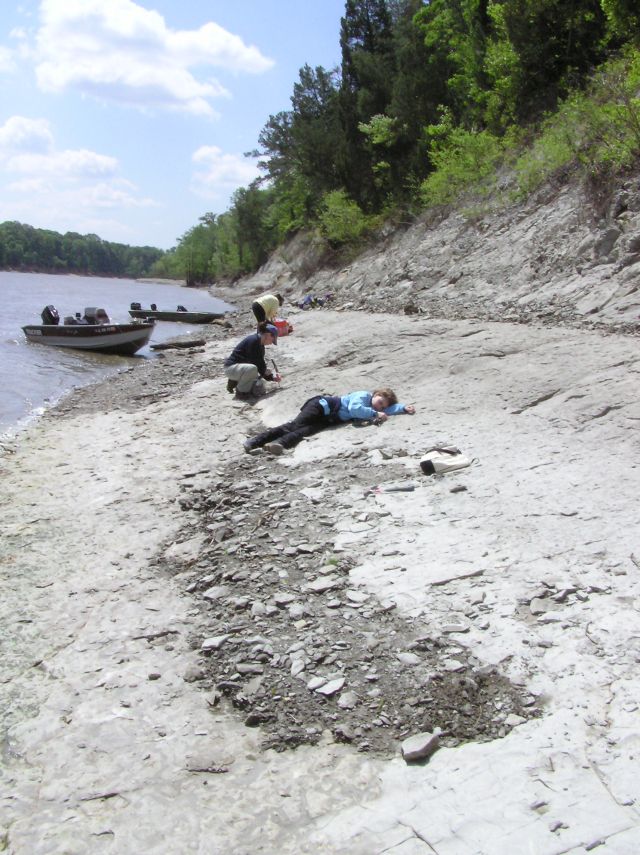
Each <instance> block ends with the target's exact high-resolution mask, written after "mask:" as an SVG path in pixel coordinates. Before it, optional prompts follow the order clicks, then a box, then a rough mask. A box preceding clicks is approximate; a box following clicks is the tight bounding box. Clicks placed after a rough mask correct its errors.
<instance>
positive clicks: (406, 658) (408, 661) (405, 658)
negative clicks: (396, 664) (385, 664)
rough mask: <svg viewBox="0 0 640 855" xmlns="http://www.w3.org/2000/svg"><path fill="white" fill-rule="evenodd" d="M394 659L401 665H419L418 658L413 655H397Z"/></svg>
mask: <svg viewBox="0 0 640 855" xmlns="http://www.w3.org/2000/svg"><path fill="white" fill-rule="evenodd" d="M396 659H398V660H399V661H400V662H402V664H403V665H419V664H420V662H421V660H420V657H419V656H417V655H416V654H415V653H398V654H396Z"/></svg>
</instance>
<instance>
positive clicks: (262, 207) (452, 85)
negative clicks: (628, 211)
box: [155, 0, 640, 281]
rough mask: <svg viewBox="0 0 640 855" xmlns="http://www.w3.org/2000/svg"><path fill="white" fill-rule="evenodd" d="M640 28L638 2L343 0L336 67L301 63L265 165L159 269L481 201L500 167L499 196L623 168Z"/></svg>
mask: <svg viewBox="0 0 640 855" xmlns="http://www.w3.org/2000/svg"><path fill="white" fill-rule="evenodd" d="M639 40H640V12H639V11H638V6H637V2H636V0H572V2H570V3H569V2H566V0H346V2H345V12H344V16H343V17H342V19H341V30H340V48H341V54H342V61H341V65H340V68H339V69H331V70H327V69H324V68H322V67H317V68H311V67H310V66H308V65H305V66H304V67H303V68H302V69H300V73H299V79H298V81H297V82H296V83H295V85H294V87H293V93H292V96H291V109H290V110H287V111H283V112H281V113H278V114H277V115H275V116H270V117H269V120H268V121H267V123H266V125H265V126H264V128H263V130H262V132H261V134H260V136H259V140H258V142H259V148H258V150H257V151H255V152H251V153H250V154H253V155H256V156H258V157H259V158H260V161H259V163H260V167H261V169H262V171H263V174H264V177H263V178H262V179H261V180H260V181H257V182H255V183H254V184H253V185H251V186H250V187H249V188H248V189H244V190H241V191H238V193H236V195H235V197H234V199H233V202H232V205H231V208H230V210H229V211H227V212H226V213H224V214H222V215H220V216H214V215H211V214H208V215H206V216H204V217H202V218H201V221H200V224H199V225H198V226H195V227H194V228H193V229H191V230H190V231H189V232H187V233H186V234H185V235H184V236H183V237H182V238H181V239H180V241H179V243H178V246H177V247H176V249H175V250H173V251H172V252H171V253H169V254H167V255H166V256H164V257H163V259H162V260H161V261H160V262H159V263H158V264H157V265H156V268H155V270H156V272H157V273H163V274H165V275H178V276H180V275H182V276H184V275H187V277H188V278H192V279H195V280H199V281H213V280H215V279H218V278H221V277H225V278H233V277H234V276H238V275H241V274H243V273H247V272H250V271H252V270H254V269H256V268H257V267H258V266H259V265H260V264H261V263H262V262H263V261H264V260H265V259H266V258H267V256H268V254H269V253H270V252H271V251H272V250H273V249H274V248H275V247H276V246H278V244H280V243H282V242H283V241H284V240H285V239H286V238H287V237H288V236H290V235H292V234H294V233H295V232H297V231H299V230H301V229H310V228H311V229H315V230H316V231H318V232H319V233H320V234H321V235H322V236H323V237H324V239H325V240H326V242H327V243H328V245H330V246H333V247H340V246H343V245H349V246H351V247H354V246H357V245H358V243H359V242H361V241H362V240H365V239H366V238H367V236H368V235H369V234H370V233H371V232H372V230H374V229H375V228H376V227H377V226H378V225H379V223H380V221H381V219H382V218H384V217H385V216H391V215H392V214H393V213H394V212H398V211H399V212H402V211H405V212H406V211H409V212H410V213H411V212H417V211H419V210H421V209H423V208H424V207H425V206H434V205H443V204H450V203H452V202H453V201H456V200H460V199H461V197H464V194H465V193H466V192H468V191H469V190H470V189H472V190H473V194H474V197H475V201H476V204H477V202H478V199H482V196H483V194H485V195H489V194H493V193H494V192H495V189H496V180H495V178H496V175H497V174H500V172H501V171H502V172H503V173H504V171H505V170H504V168H505V167H507V168H508V170H509V172H510V174H512V175H513V176H515V178H512V179H511V182H510V183H509V182H507V184H509V193H510V196H509V198H513V195H514V194H515V195H518V194H522V193H526V192H530V191H531V190H532V189H535V187H536V186H537V185H538V184H539V183H540V181H543V180H546V179H547V178H548V177H549V176H550V175H553V174H554V173H557V172H558V171H562V170H565V171H566V169H567V168H568V165H569V163H571V164H573V166H578V167H581V168H583V169H585V170H587V171H588V172H591V173H594V172H602V171H607V170H609V171H611V170H616V169H622V168H625V167H629V166H630V165H631V164H632V163H633V162H634V161H635V160H636V159H637V158H638V156H639V155H640V134H639V132H638V128H639V127H640V122H639V114H640V109H639V102H638V98H637V94H638V71H637V69H638V66H639V64H640V60H639V59H638V53H637V50H636V48H637V47H638V42H639ZM597 69H600V70H599V71H598V73H597V74H594V72H596V70H597ZM503 184H504V181H503Z"/></svg>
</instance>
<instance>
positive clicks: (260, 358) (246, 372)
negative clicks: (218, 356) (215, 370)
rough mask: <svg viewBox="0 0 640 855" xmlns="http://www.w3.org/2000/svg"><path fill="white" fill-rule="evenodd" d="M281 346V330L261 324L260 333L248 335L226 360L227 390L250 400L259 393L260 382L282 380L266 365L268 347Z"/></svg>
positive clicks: (237, 396)
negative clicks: (279, 338)
mask: <svg viewBox="0 0 640 855" xmlns="http://www.w3.org/2000/svg"><path fill="white" fill-rule="evenodd" d="M277 344H278V330H277V328H276V327H275V326H274V325H273V324H267V323H264V324H260V326H259V328H258V332H256V333H253V334H252V335H248V336H246V338H243V339H242V341H240V342H238V344H237V345H236V346H235V347H234V349H233V351H232V352H231V354H230V355H229V356H228V357H227V358H226V359H225V361H224V373H225V375H226V377H227V391H228V392H235V393H236V398H241V399H245V400H246V399H249V398H251V397H252V394H254V393H256V392H258V391H259V387H260V385H261V384H260V380H261V379H264V380H273V381H274V382H276V383H279V382H280V380H281V379H282V378H281V377H280V374H278V372H277V371H276V372H275V373H274V372H273V371H270V370H269V369H268V368H267V365H266V362H265V356H264V354H265V350H264V349H265V347H268V346H269V345H277Z"/></svg>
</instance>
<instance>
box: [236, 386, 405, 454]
mask: <svg viewBox="0 0 640 855" xmlns="http://www.w3.org/2000/svg"><path fill="white" fill-rule="evenodd" d="M415 411H416V410H415V407H414V406H413V405H412V404H399V403H398V398H397V396H396V393H395V392H394V391H393V389H388V388H384V389H376V390H375V391H374V392H366V391H363V392H350V393H349V394H348V395H343V396H340V395H315V396H314V397H313V398H309V400H308V401H305V402H304V404H303V405H302V408H301V409H300V412H299V413H298V415H297V416H296V417H295V418H294V419H292V420H291V421H290V422H284V424H281V425H278V426H277V427H273V428H269V429H268V430H265V431H263V432H262V433H260V434H258V435H257V436H254V437H250V438H249V439H246V440H245V441H244V443H243V446H244V449H245V451H248V452H251V451H253V450H254V449H256V448H264V449H265V450H266V451H268V452H269V453H270V454H282V452H283V451H284V450H285V449H288V448H294V446H296V445H297V444H298V443H299V442H300V440H302V439H304V438H305V437H307V436H312V435H313V434H314V433H318V432H319V431H321V430H324V429H325V428H328V427H331V425H339V424H344V423H345V422H349V421H373V422H374V423H377V424H381V423H382V422H384V421H386V419H387V418H388V416H393V415H396V414H397V413H408V414H409V415H413V414H414V413H415Z"/></svg>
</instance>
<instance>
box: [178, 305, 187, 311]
mask: <svg viewBox="0 0 640 855" xmlns="http://www.w3.org/2000/svg"><path fill="white" fill-rule="evenodd" d="M186 311H187V310H186V309H185V307H184V306H178V308H177V309H176V312H186Z"/></svg>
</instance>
